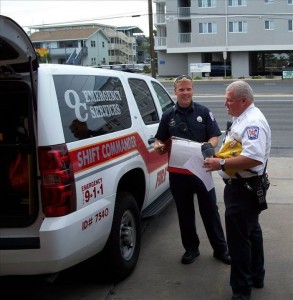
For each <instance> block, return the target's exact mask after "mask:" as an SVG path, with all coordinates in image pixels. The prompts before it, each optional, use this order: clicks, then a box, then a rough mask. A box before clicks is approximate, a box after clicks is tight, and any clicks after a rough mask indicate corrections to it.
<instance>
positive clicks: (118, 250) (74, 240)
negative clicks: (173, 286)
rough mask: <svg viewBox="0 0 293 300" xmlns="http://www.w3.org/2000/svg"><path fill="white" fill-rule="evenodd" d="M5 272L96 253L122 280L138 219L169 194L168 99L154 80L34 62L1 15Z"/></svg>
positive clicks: (133, 254) (130, 264)
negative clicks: (160, 148)
mask: <svg viewBox="0 0 293 300" xmlns="http://www.w3.org/2000/svg"><path fill="white" fill-rule="evenodd" d="M0 49H1V52H0V275H25V274H47V273H54V272H58V271H60V270H64V269H66V268H69V267H71V266H73V265H75V264H77V263H80V262H82V261H84V260H86V259H88V258H90V257H93V256H95V255H96V254H98V253H100V254H101V255H103V257H104V261H105V262H106V264H107V268H108V269H109V270H111V272H110V273H111V277H112V278H113V279H116V280H121V279H123V278H125V277H126V276H127V275H129V274H130V272H131V271H132V270H133V269H134V267H135V265H136V263H137V260H138V257H139V251H140V239H141V229H140V218H141V217H144V216H151V215H153V214H155V213H157V212H158V211H160V210H161V209H163V208H164V207H165V206H166V205H167V204H168V203H169V202H170V200H171V199H172V197H171V193H170V190H169V181H168V173H167V171H166V168H167V162H168V157H167V155H164V156H159V155H157V154H156V153H155V152H154V150H153V143H154V135H155V133H156V131H157V127H158V124H159V119H160V117H161V115H162V113H163V111H164V110H165V109H167V108H168V107H171V106H173V105H174V103H173V101H172V99H171V97H170V95H169V94H168V93H167V92H166V90H165V89H164V87H163V86H162V85H161V84H160V82H158V81H157V80H156V79H154V78H152V77H150V76H143V75H138V74H131V73H126V72H120V71H113V70H105V69H98V68H91V67H81V66H70V65H52V64H41V65H39V64H38V60H37V55H36V53H35V51H34V48H33V46H32V43H31V41H30V40H29V38H28V36H27V35H26V34H25V32H24V31H23V30H22V29H21V28H20V26H19V25H18V24H16V23H15V22H14V21H13V20H11V19H10V18H8V17H5V16H0Z"/></svg>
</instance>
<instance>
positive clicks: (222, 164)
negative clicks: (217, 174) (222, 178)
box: [220, 159, 226, 171]
mask: <svg viewBox="0 0 293 300" xmlns="http://www.w3.org/2000/svg"><path fill="white" fill-rule="evenodd" d="M225 162H226V161H225V159H221V160H220V166H221V169H222V171H225Z"/></svg>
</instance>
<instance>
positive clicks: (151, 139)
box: [148, 137, 156, 145]
mask: <svg viewBox="0 0 293 300" xmlns="http://www.w3.org/2000/svg"><path fill="white" fill-rule="evenodd" d="M155 140H156V139H155V138H154V137H151V138H149V139H148V143H149V145H150V144H153V143H154V142H155Z"/></svg>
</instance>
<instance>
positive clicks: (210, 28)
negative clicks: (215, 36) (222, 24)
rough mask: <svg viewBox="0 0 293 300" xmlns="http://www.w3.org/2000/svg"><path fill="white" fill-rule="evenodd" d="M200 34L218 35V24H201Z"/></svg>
mask: <svg viewBox="0 0 293 300" xmlns="http://www.w3.org/2000/svg"><path fill="white" fill-rule="evenodd" d="M198 25H199V33H217V24H216V23H214V22H209V23H199V24H198Z"/></svg>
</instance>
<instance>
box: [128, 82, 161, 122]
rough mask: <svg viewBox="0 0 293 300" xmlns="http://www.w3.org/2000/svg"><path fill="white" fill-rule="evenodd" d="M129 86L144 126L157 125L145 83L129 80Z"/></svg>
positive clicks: (156, 114)
mask: <svg viewBox="0 0 293 300" xmlns="http://www.w3.org/2000/svg"><path fill="white" fill-rule="evenodd" d="M129 85H130V88H131V91H132V94H133V97H134V99H135V101H136V104H137V107H138V109H139V111H140V114H141V117H142V119H143V121H144V123H145V124H146V125H148V124H154V123H158V122H159V116H158V113H157V110H156V107H155V104H154V99H153V97H152V95H151V92H150V90H149V88H148V86H147V84H146V82H145V81H144V80H142V79H134V78H130V79H129Z"/></svg>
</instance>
